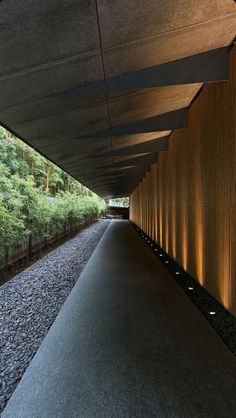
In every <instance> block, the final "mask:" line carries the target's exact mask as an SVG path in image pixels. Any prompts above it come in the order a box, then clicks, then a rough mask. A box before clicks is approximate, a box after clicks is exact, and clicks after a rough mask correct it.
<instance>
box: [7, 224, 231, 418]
mask: <svg viewBox="0 0 236 418" xmlns="http://www.w3.org/2000/svg"><path fill="white" fill-rule="evenodd" d="M235 416H236V360H235V357H233V355H232V354H231V352H230V351H229V350H228V348H227V347H226V346H225V345H224V343H223V342H222V341H221V340H220V338H219V337H218V336H217V335H216V333H215V332H214V331H213V329H212V328H211V327H210V326H209V325H208V323H207V322H206V320H205V319H204V318H203V316H202V315H201V314H200V313H199V312H198V310H197V309H196V308H195V306H194V305H193V304H192V303H191V302H190V300H189V299H188V297H187V296H186V295H185V294H184V292H183V291H182V290H181V289H180V288H179V287H178V285H177V284H176V283H175V281H174V280H173V279H172V278H171V276H170V275H169V274H168V272H167V271H165V269H164V268H163V266H162V265H161V264H160V262H159V261H158V259H157V258H156V257H155V256H154V255H153V253H152V252H151V251H150V250H149V249H148V247H147V246H145V244H144V242H143V241H142V240H141V239H140V238H139V237H138V235H137V234H136V232H135V231H134V230H133V228H132V227H131V226H130V224H129V223H128V222H126V221H114V222H112V223H111V224H110V226H109V227H108V229H107V231H106V232H105V234H104V236H103V238H102V240H101V241H100V243H99V245H98V247H97V248H96V250H95V252H94V253H93V255H92V257H91V258H90V261H89V263H88V264H87V266H86V268H85V270H84V272H83V274H82V275H81V277H80V280H79V281H78V282H77V284H76V285H75V287H74V289H73V290H72V292H71V294H70V296H69V298H68V299H67V301H66V303H65V304H64V306H63V308H62V310H61V312H60V313H59V315H58V317H57V319H56V321H55V322H54V324H53V326H52V328H51V329H50V331H49V333H48V335H47V336H46V338H45V340H44V342H43V344H42V345H41V347H40V349H39V350H38V352H37V354H36V356H35V357H34V359H33V361H32V362H31V365H30V366H29V368H28V369H27V371H26V373H25V375H24V377H23V379H22V381H21V383H20V384H19V385H18V387H17V389H16V391H15V393H14V395H13V396H12V398H11V400H10V401H9V403H8V406H7V408H6V409H5V412H4V413H3V415H2V418H60V417H62V418H80V417H81V418H85V417H86V418H88V417H89V418H97V417H98V418H136V417H137V418H139V417H145V418H146V417H147V418H149V417H150V418H153V417H157V418H162V417H165V418H172V417H173V418H174V417H178V418H208V417H212V418H217V417H220V418H234V417H235Z"/></svg>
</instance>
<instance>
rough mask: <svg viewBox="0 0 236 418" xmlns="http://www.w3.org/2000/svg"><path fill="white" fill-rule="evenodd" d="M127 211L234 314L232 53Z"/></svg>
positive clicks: (235, 84)
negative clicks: (225, 74)
mask: <svg viewBox="0 0 236 418" xmlns="http://www.w3.org/2000/svg"><path fill="white" fill-rule="evenodd" d="M142 185H144V188H143V187H142ZM130 205H131V212H130V213H131V219H132V220H133V221H134V222H135V223H137V224H138V225H139V226H140V227H141V228H142V229H144V230H145V231H146V232H148V233H149V235H151V236H152V238H153V239H154V240H155V241H156V242H157V243H158V244H159V245H160V246H161V247H162V248H163V249H164V250H165V251H166V252H168V253H169V254H170V256H172V257H173V258H174V259H175V260H176V261H177V262H178V263H179V264H180V265H182V267H183V268H184V269H185V270H186V271H188V272H189V273H190V274H191V276H193V277H195V279H196V280H198V281H199V282H200V283H201V284H202V285H203V286H205V287H206V288H207V289H208V290H209V291H210V293H212V294H213V295H214V296H215V297H216V298H217V299H218V300H219V301H220V302H221V303H222V304H223V305H224V306H225V307H226V308H227V309H229V310H230V311H231V312H232V313H234V315H236V48H234V49H233V50H231V52H230V56H229V80H228V81H226V82H219V83H211V84H206V85H205V86H204V87H203V90H202V91H201V93H200V94H199V96H198V97H197V98H196V99H195V101H194V102H193V104H192V105H191V107H190V109H189V111H188V122H187V128H186V129H179V130H176V131H174V132H173V133H172V134H171V136H170V138H169V148H168V151H164V152H160V153H159V154H158V156H157V164H156V165H154V166H152V168H151V170H150V172H149V173H147V175H146V176H145V179H144V180H143V181H142V182H141V183H140V184H139V185H138V186H137V188H136V189H135V191H134V192H133V193H132V195H131V199H130ZM144 216H145V222H144V221H143V217H144ZM148 219H149V221H148Z"/></svg>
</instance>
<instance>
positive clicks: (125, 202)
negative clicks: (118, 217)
mask: <svg viewBox="0 0 236 418" xmlns="http://www.w3.org/2000/svg"><path fill="white" fill-rule="evenodd" d="M109 206H118V207H123V208H128V207H129V198H128V197H117V198H116V199H110V200H109Z"/></svg>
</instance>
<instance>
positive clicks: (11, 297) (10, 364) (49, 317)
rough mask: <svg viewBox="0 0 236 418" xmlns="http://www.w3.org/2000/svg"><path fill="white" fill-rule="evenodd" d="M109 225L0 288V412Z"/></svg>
mask: <svg viewBox="0 0 236 418" xmlns="http://www.w3.org/2000/svg"><path fill="white" fill-rule="evenodd" d="M109 222H110V221H108V220H99V221H97V222H96V223H94V224H92V225H90V226H89V227H87V228H86V229H84V230H83V231H82V232H80V233H79V234H78V235H76V237H75V238H73V239H71V240H69V241H67V242H66V243H65V244H63V245H62V246H60V247H59V248H58V249H56V250H55V251H53V252H52V253H50V254H48V255H47V256H46V257H44V258H42V259H41V260H39V261H38V262H36V263H35V264H34V265H32V266H31V267H29V268H28V269H26V270H25V271H23V272H21V273H20V274H19V275H17V276H15V277H14V278H13V279H12V280H11V281H9V282H8V283H6V284H4V285H3V286H2V287H1V288H0V312H1V316H0V334H1V335H0V337H1V338H0V359H1V360H0V412H1V411H2V410H3V408H4V407H5V405H6V403H7V401H8V399H9V398H10V396H11V395H12V393H13V391H14V389H15V388H16V385H17V383H18V382H19V381H20V379H21V377H22V375H23V373H24V371H25V369H26V368H27V366H28V364H29V363H30V361H31V359H32V357H33V356H34V354H35V352H36V351H37V349H38V347H39V345H40V344H41V342H42V340H43V338H44V337H45V335H46V334H47V332H48V330H49V328H50V326H51V325H52V323H53V321H54V319H55V317H56V316H57V314H58V312H59V310H60V308H61V306H62V304H63V303H64V301H65V299H66V298H67V296H68V294H69V292H70V291H71V289H72V287H73V286H74V284H75V283H76V281H77V279H78V278H79V276H80V274H81V272H82V271H83V269H84V267H85V265H86V263H87V261H88V259H89V258H90V256H91V254H92V253H93V251H94V249H95V247H96V245H97V244H98V242H99V240H100V239H101V237H102V235H103V233H104V232H105V230H106V228H107V226H108V224H109ZM32 418H33V417H32Z"/></svg>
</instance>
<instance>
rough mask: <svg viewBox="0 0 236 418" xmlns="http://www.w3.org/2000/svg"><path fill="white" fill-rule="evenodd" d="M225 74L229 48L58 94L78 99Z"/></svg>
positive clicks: (193, 81)
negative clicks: (84, 96)
mask: <svg viewBox="0 0 236 418" xmlns="http://www.w3.org/2000/svg"><path fill="white" fill-rule="evenodd" d="M227 72H228V47H225V48H218V49H214V50H212V51H207V52H204V53H201V54H196V55H192V56H189V57H186V58H182V59H178V60H175V61H171V62H167V63H165V64H161V65H155V66H153V67H149V68H144V69H142V70H138V71H133V72H131V73H128V74H121V75H119V76H116V77H111V78H108V79H106V80H99V81H95V82H93V83H90V84H87V85H84V86H80V87H78V88H72V89H69V90H66V91H64V92H63V93H61V94H62V95H65V96H80V95H86V94H89V93H95V92H109V91H114V90H125V89H140V88H152V87H160V86H169V85H175V84H189V83H202V82H209V81H220V80H226V79H227V76H228V73H227Z"/></svg>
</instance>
